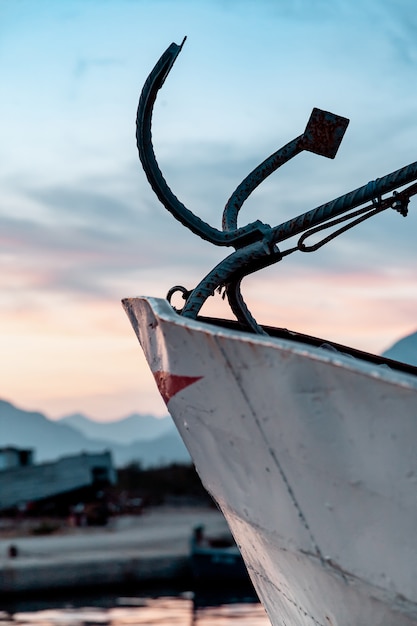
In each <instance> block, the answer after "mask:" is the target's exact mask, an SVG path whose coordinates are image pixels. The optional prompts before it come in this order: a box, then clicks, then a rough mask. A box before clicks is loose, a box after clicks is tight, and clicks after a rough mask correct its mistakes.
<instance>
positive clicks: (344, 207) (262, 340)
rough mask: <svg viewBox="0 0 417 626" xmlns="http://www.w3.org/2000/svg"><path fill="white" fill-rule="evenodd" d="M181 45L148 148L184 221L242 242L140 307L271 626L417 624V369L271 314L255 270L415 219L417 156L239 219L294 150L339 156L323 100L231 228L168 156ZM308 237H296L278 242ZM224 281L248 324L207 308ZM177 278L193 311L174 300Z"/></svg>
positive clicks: (141, 125) (183, 430)
mask: <svg viewBox="0 0 417 626" xmlns="http://www.w3.org/2000/svg"><path fill="white" fill-rule="evenodd" d="M180 50H181V46H176V44H172V45H171V46H170V47H169V48H168V50H167V51H166V52H165V53H164V55H163V56H162V57H161V59H160V60H159V62H158V64H157V65H156V66H155V68H154V70H153V72H152V73H151V74H150V76H149V78H148V80H147V82H146V83H145V86H144V89H143V91H142V95H141V99H140V102H139V108H138V124H137V129H138V131H137V138H138V147H139V154H140V158H141V161H142V165H143V167H144V170H145V172H146V174H147V177H148V180H149V182H150V184H151V185H152V187H153V189H154V190H155V192H156V193H157V195H158V197H159V199H160V200H161V202H162V203H163V204H164V205H165V206H166V208H167V209H168V210H169V211H170V212H171V213H172V214H173V215H174V216H175V217H176V218H177V219H179V220H180V221H181V222H182V223H183V224H185V225H186V226H188V227H189V228H190V229H191V230H193V232H196V233H197V234H199V235H200V236H201V237H204V238H205V239H208V240H209V241H212V242H213V243H215V244H217V245H226V246H233V247H234V248H235V252H233V253H232V254H231V255H229V257H227V259H225V261H223V262H222V263H220V264H219V265H218V266H217V267H216V268H214V270H213V271H212V272H210V273H209V274H208V275H207V276H206V277H205V278H204V279H203V280H202V281H201V283H200V284H199V285H198V286H197V287H196V288H195V289H194V290H191V291H189V290H186V289H185V288H183V287H175V288H173V290H171V292H170V293H169V294H168V299H167V300H161V299H154V298H149V297H146V298H129V299H126V300H124V301H123V305H124V308H125V310H126V312H127V314H128V316H129V319H130V321H131V323H132V326H133V328H134V330H135V333H136V335H137V337H138V339H139V342H140V344H141V346H142V349H143V351H144V354H145V357H146V359H147V361H148V364H149V367H150V369H151V371H152V373H153V375H154V377H155V381H156V383H157V386H158V388H159V392H160V394H161V396H162V397H163V399H164V401H165V402H166V405H167V407H168V409H169V411H170V413H171V415H172V417H173V419H174V421H175V423H176V426H177V428H178V430H179V432H180V434H181V436H182V438H183V440H184V442H185V443H186V445H187V448H188V450H189V451H190V454H191V456H192V458H193V460H194V463H195V465H196V467H197V470H198V472H199V474H200V476H201V478H202V481H203V483H204V485H205V486H206V488H207V489H208V491H209V492H210V493H211V495H212V496H213V498H214V499H215V500H216V502H217V503H218V505H219V507H220V509H221V510H222V511H223V513H224V515H225V517H226V519H227V521H228V523H229V526H230V529H231V531H232V533H233V535H234V537H235V540H236V543H237V545H238V546H239V549H240V551H241V553H242V556H243V558H244V560H245V563H246V566H247V568H248V571H249V574H250V577H251V579H252V581H253V583H254V586H255V589H256V591H257V593H258V595H259V598H260V600H261V601H262V603H263V604H264V606H265V608H266V610H267V613H268V615H269V618H270V620H271V623H272V624H273V625H274V626H278V625H281V624H286V625H295V626H317V625H320V626H336V625H338V626H342V625H343V626H365V625H366V626H368V625H369V626H373V625H378V626H394V625H395V626H406V625H407V626H410V625H412V624H413V625H416V624H417V532H416V529H417V498H416V493H417V454H416V452H415V442H416V440H417V409H416V407H417V369H416V368H413V367H411V366H407V365H405V364H401V363H397V362H394V361H389V360H384V359H382V358H381V357H377V356H375V355H369V354H366V353H363V352H359V351H355V350H351V349H349V348H347V347H345V346H339V345H335V344H330V343H329V342H327V341H325V340H321V339H316V338H313V337H308V336H305V335H300V334H297V333H295V332H288V331H284V330H282V329H272V328H266V327H264V326H261V325H260V324H258V323H257V322H256V320H254V318H253V317H252V316H251V314H250V312H249V310H248V308H247V306H246V305H245V303H244V301H243V298H242V296H241V293H240V282H241V280H242V278H243V277H244V276H245V275H246V274H248V273H251V272H254V271H256V270H258V269H260V268H261V267H265V266H267V265H270V264H271V263H274V262H277V261H280V260H282V259H283V257H284V256H286V255H287V254H290V253H292V252H294V251H296V250H300V251H303V252H305V251H307V249H312V248H314V249H315V248H316V247H317V244H316V245H315V246H306V244H305V240H306V238H307V237H308V236H309V235H310V234H312V233H313V232H314V233H316V232H317V229H318V228H322V227H323V225H324V226H326V225H329V224H331V225H333V226H334V225H335V224H336V223H337V224H339V223H340V222H341V220H342V219H343V220H350V221H349V222H347V224H346V225H344V226H343V227H341V228H340V231H344V230H346V229H347V228H349V227H351V226H354V225H356V224H358V223H359V222H360V221H362V220H363V219H367V218H368V217H372V216H374V215H377V214H378V213H379V212H381V211H383V210H386V209H390V208H391V209H394V210H396V211H398V212H399V213H401V214H402V215H406V213H407V206H408V202H409V199H410V197H411V195H413V194H415V193H416V192H417V186H416V184H412V185H411V186H410V187H408V188H406V189H402V190H401V191H396V189H397V188H399V187H403V186H404V185H407V184H408V183H410V182H412V181H413V180H415V179H416V178H417V163H413V164H411V165H409V166H407V167H405V168H402V169H401V170H398V171H397V172H394V173H392V174H389V175H387V176H385V177H383V178H381V179H378V180H377V181H373V182H372V183H368V184H367V185H365V186H363V187H361V188H359V189H356V190H355V191H353V192H351V193H349V194H346V195H345V196H342V197H340V198H337V199H336V200H333V201H331V202H329V203H327V204H326V205H322V206H320V207H317V208H316V209H313V210H311V211H308V212H307V213H305V214H303V215H302V216H298V217H297V218H294V219H293V220H290V221H289V222H286V223H284V224H281V225H279V226H277V227H274V228H271V227H269V226H268V225H265V224H262V223H260V222H254V223H253V224H250V225H248V226H247V227H243V228H237V224H236V220H237V214H238V212H239V209H240V207H241V205H242V203H243V202H244V200H245V199H246V198H247V197H248V195H249V194H250V193H251V192H252V191H253V189H254V188H255V187H256V186H257V185H259V184H260V182H262V180H264V179H265V178H266V176H268V175H269V174H270V173H271V172H272V171H274V170H275V169H277V167H279V166H280V165H281V164H282V163H284V162H285V161H286V160H288V159H289V158H291V157H292V156H294V155H295V154H298V152H300V151H301V150H305V149H306V150H310V151H313V152H316V153H318V154H322V155H324V156H328V157H331V158H333V157H334V156H335V153H336V151H337V148H338V145H339V143H340V141H341V139H342V137H343V133H344V131H345V130H346V127H347V120H346V119H345V118H339V117H338V116H334V115H333V114H330V113H327V112H323V111H319V110H317V109H315V110H314V111H313V113H312V116H311V118H310V120H309V122H308V124H307V127H306V130H305V131H304V133H303V134H302V135H301V136H300V137H298V138H297V139H296V140H294V141H293V142H290V144H287V146H284V148H282V149H281V150H279V151H277V152H276V153H274V155H271V157H269V158H268V159H266V161H264V162H263V164H261V166H259V167H258V168H256V169H255V170H254V171H253V172H252V173H251V174H250V175H249V176H248V177H247V178H246V179H245V180H244V181H243V182H242V184H241V185H240V186H239V187H238V188H237V189H236V191H235V192H234V193H233V194H232V196H231V198H230V200H229V201H228V203H227V204H226V208H225V212H224V219H223V231H217V230H216V229H213V228H212V227H210V226H209V225H207V224H205V223H203V222H202V221H201V220H199V218H196V216H194V215H193V214H192V213H191V212H190V211H189V210H188V209H186V208H185V207H184V206H183V205H181V203H180V202H179V201H178V199H177V198H176V197H175V196H174V195H173V194H172V192H171V191H170V189H169V188H168V186H167V185H166V182H165V181H164V179H163V177H162V174H161V173H160V171H159V168H158V166H157V163H156V160H155V157H154V154H153V149H152V144H151V133H150V123H151V113H152V107H153V102H154V100H155V98H156V93H157V91H158V89H159V88H160V87H161V86H162V84H163V82H164V80H165V78H166V76H167V74H168V72H169V71H170V69H171V67H172V65H173V63H174V61H175V59H176V57H177V55H178V53H179V51H180ZM392 192H393V193H392ZM389 193H392V195H391V196H389V197H385V198H383V197H382V196H383V195H386V194H389ZM368 202H370V203H371V204H370V205H368V206H365V207H364V208H363V209H360V210H355V211H353V212H351V213H349V214H348V215H347V216H344V217H343V218H341V217H340V216H341V215H342V214H344V213H346V211H348V210H351V209H357V207H358V206H360V205H362V204H366V203H368ZM301 233H303V234H301ZM299 234H301V237H300V240H299V242H298V244H297V246H296V247H295V248H290V249H289V250H286V251H284V252H283V251H282V250H280V249H279V248H278V243H280V242H283V241H285V240H286V239H288V238H289V237H292V236H294V235H299ZM333 236H334V235H332V237H333ZM329 239H330V237H326V238H325V239H324V240H323V241H322V242H321V243H320V245H322V244H323V243H325V242H327V241H328V240H329ZM217 287H224V288H225V291H226V295H227V297H228V300H229V303H230V305H231V308H232V310H233V312H234V313H235V315H236V317H237V322H230V321H222V320H211V319H205V318H202V317H200V316H199V312H200V309H201V306H202V304H203V303H204V301H205V299H206V298H207V297H208V296H209V295H211V294H212V293H213V292H214V290H215V289H216V288H217ZM177 290H178V291H180V292H181V293H182V295H183V297H184V300H185V304H184V307H183V309H182V310H181V311H178V310H176V309H175V308H174V307H173V306H171V303H170V299H171V296H172V293H173V292H174V291H177Z"/></svg>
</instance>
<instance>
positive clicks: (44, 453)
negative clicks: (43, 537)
mask: <svg viewBox="0 0 417 626" xmlns="http://www.w3.org/2000/svg"><path fill="white" fill-rule="evenodd" d="M383 356H386V357H387V358H390V359H394V360H397V361H403V362H405V363H410V364H411V365H415V366H417V332H415V333H412V334H411V335H408V336H407V337H404V338H403V339H400V340H399V341H397V342H396V343H394V344H393V345H392V346H391V347H390V348H388V349H387V350H385V352H384V353H383ZM6 446H15V447H18V448H32V449H34V451H35V461H36V462H38V463H42V462H46V461H53V460H55V459H57V458H59V457H61V456H65V455H71V454H78V453H80V452H82V451H85V452H98V451H103V450H110V451H111V453H112V457H113V462H114V464H115V466H116V467H123V466H126V465H127V464H129V463H132V462H135V463H139V464H140V465H141V466H142V467H144V468H148V467H155V466H162V465H169V464H170V463H175V462H176V463H189V462H190V461H191V460H190V456H189V454H188V451H187V449H186V448H185V446H184V444H183V442H182V439H181V437H180V436H179V434H178V432H177V429H176V428H175V425H174V423H173V421H172V419H171V417H170V416H166V417H163V418H156V417H154V416H152V415H141V414H139V413H132V414H131V415H129V416H127V417H125V418H123V419H120V420H115V421H112V422H97V421H94V420H92V419H90V418H89V417H87V416H86V415H83V414H81V413H75V414H72V415H67V416H65V417H63V418H61V419H60V420H57V421H53V420H50V419H48V418H47V417H46V416H45V415H43V414H42V413H38V412H32V411H26V410H24V409H20V408H18V407H16V406H14V405H13V404H11V403H10V402H6V401H5V400H0V448H1V447H6Z"/></svg>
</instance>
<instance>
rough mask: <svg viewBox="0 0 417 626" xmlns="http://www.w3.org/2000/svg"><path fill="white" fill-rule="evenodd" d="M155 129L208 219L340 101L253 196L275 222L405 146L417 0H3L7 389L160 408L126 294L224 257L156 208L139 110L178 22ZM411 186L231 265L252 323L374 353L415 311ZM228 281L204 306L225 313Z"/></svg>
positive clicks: (1, 184) (381, 167)
mask: <svg viewBox="0 0 417 626" xmlns="http://www.w3.org/2000/svg"><path fill="white" fill-rule="evenodd" d="M185 35H187V41H186V44H185V46H184V48H183V50H182V52H181V54H180V56H179V58H178V60H177V61H176V64H175V66H174V68H173V70H172V72H171V74H170V76H169V78H168V80H167V81H166V83H165V85H164V88H163V90H162V91H161V92H160V94H159V97H158V101H157V104H156V107H155V114H154V127H153V128H154V132H153V135H154V144H155V151H156V153H157V157H158V160H159V162H160V165H161V169H162V171H163V172H164V174H165V176H166V178H167V180H168V182H169V184H170V186H171V187H172V189H173V190H174V192H175V193H176V195H177V196H178V197H179V198H180V199H181V200H182V201H183V202H184V203H185V204H186V205H187V206H188V207H189V208H190V209H191V210H193V211H194V212H195V213H196V214H198V215H199V216H200V217H202V218H203V219H205V220H206V221H208V222H210V223H211V224H212V225H214V226H217V227H220V224H221V214H222V210H223V207H224V204H225V202H226V200H227V198H228V197H229V195H230V193H231V192H232V191H233V190H234V189H235V187H236V186H237V185H238V184H239V182H240V181H241V180H242V179H243V178H244V177H245V176H246V175H247V174H248V173H249V172H250V171H251V170H252V169H253V167H255V166H256V165H257V164H258V163H259V162H260V161H262V160H263V159H264V158H265V157H266V156H268V155H269V154H270V153H272V152H274V151H275V150H276V149H277V148H279V147H280V146H281V145H283V144H285V143H286V142H287V141H289V140H291V139H293V138H294V137H296V136H298V135H299V134H300V133H301V132H302V131H303V129H304V127H305V124H306V122H307V120H308V117H309V115H310V112H311V109H312V108H313V107H315V106H316V107H320V108H323V109H325V110H329V111H332V112H334V113H337V114H340V115H343V116H345V117H348V118H350V120H351V122H350V126H349V128H348V130H347V132H346V135H345V138H344V141H343V143H342V145H341V147H340V150H339V153H338V155H337V157H336V159H335V160H334V161H331V160H328V159H323V158H321V157H318V156H316V155H312V154H309V153H304V154H302V155H300V156H298V157H296V158H295V159H294V160H293V161H291V162H290V163H288V164H287V165H285V166H284V167H283V168H282V169H281V170H279V171H278V172H277V173H276V174H274V175H273V176H271V177H270V179H268V181H266V182H265V183H264V184H263V185H262V186H261V187H260V188H259V189H258V190H257V191H256V192H255V193H254V194H253V196H251V198H250V199H249V200H248V201H247V203H245V206H244V208H243V209H242V211H241V215H240V218H239V219H240V222H239V223H240V225H243V224H245V223H247V222H249V221H253V220H254V219H262V220H263V221H265V222H268V223H270V224H273V225H275V224H278V223H280V222H282V221H284V220H286V219H288V218H290V217H292V216H294V215H297V214H299V213H301V212H304V211H307V210H308V209H310V208H313V207H315V206H317V205H318V204H321V203H322V202H325V201H327V200H330V199H332V198H335V197H337V196H339V195H341V194H343V193H345V192H347V191H350V190H352V189H355V188H356V187H359V186H361V185H363V184H365V183H367V182H368V181H369V180H373V179H375V178H377V177H380V176H383V175H385V174H387V173H388V172H391V171H393V170H396V169H398V168H399V167H402V166H403V165H406V164H408V163H411V162H413V161H415V160H417V149H416V147H415V146H416V145H417V142H416V139H417V113H416V112H417V81H416V67H417V13H416V11H415V4H414V3H413V2H412V1H411V0H408V1H406V0H401V1H398V0H396V1H393V0H375V1H374V0H361V1H359V0H350V1H344V0H328V1H325V0H317V1H314V0H298V1H297V0H292V1H289V0H288V1H284V0H273V1H272V0H271V1H268V0H257V1H256V2H255V1H244V0H243V1H233V0H229V1H227V0H224V1H220V0H218V1H216V0H210V1H209V0H207V1H206V0H200V1H199V2H195V1H191V0H189V1H185V0H183V1H168V0H152V1H149V0H136V1H135V0H129V1H128V0H117V1H115V0H102V1H100V2H99V1H94V0H82V1H81V0H79V1H76V0H62V2H53V1H47V0H36V1H35V0H31V1H29V0H15V1H13V2H12V1H10V0H0V68H1V76H2V80H1V84H0V102H1V134H0V136H1V142H0V163H1V168H0V233H1V242H2V245H1V248H0V263H1V272H0V276H1V278H0V287H1V289H0V312H1V316H2V327H1V331H0V342H1V345H2V353H3V354H6V355H7V358H5V359H3V368H4V371H3V372H2V389H1V390H0V396H1V397H3V398H5V399H8V400H10V401H13V402H16V403H18V404H20V405H21V406H24V407H26V408H34V409H39V410H42V411H45V412H46V413H47V414H48V415H50V416H51V417H58V416H59V415H62V414H64V413H68V412H71V411H76V410H81V411H85V412H87V413H89V414H91V415H92V416H94V417H95V418H97V419H110V418H112V417H120V416H121V415H123V414H126V413H128V412H130V411H135V410H136V411H141V412H153V413H155V414H164V413H165V407H164V406H163V405H162V402H161V400H160V399H159V397H158V395H157V393H156V391H155V387H154V383H153V380H152V379H151V376H150V374H149V372H148V371H147V368H146V365H145V363H144V360H143V357H142V355H141V353H140V349H139V347H138V345H137V343H136V340H135V338H134V336H133V332H132V330H131V329H130V326H129V323H128V321H127V318H125V315H124V313H123V311H122V308H121V305H120V300H121V298H123V297H126V296H133V295H139V294H148V295H155V296H161V297H164V296H165V294H166V292H167V290H168V289H169V288H170V287H171V286H172V285H174V284H178V283H180V284H184V285H185V286H186V287H193V286H194V285H195V284H196V283H197V282H198V281H199V280H200V279H201V278H202V276H204V274H206V273H207V271H209V270H210V269H211V268H212V267H213V266H214V265H215V264H216V263H217V261H218V260H220V259H221V258H222V257H223V256H225V254H226V251H225V250H224V249H223V250H219V249H216V248H214V247H212V246H211V245H210V244H209V243H206V242H203V241H201V240H199V239H198V238H196V237H195V236H194V235H192V234H191V233H190V232H188V231H187V230H186V229H184V228H183V227H182V226H181V225H180V224H178V223H176V222H175V220H174V219H173V218H172V217H171V216H170V215H169V214H168V213H166V212H165V210H164V209H163V207H161V206H160V205H159V203H158V201H157V200H156V198H155V197H154V195H153V193H152V191H151V190H150V188H149V186H148V184H147V181H146V179H145V176H144V174H143V172H142V170H141V167H140V164H139V161H138V157H137V151H136V145H135V128H134V124H135V115H136V107H137V101H138V97H139V93H140V90H141V88H142V85H143V82H144V81H145V79H146V77H147V75H148V73H149V72H150V70H151V69H152V67H153V65H154V64H155V62H156V61H157V59H158V58H159V56H160V55H161V54H162V52H163V51H164V50H165V49H166V48H167V47H168V45H169V44H170V43H171V42H172V41H176V42H177V43H180V42H181V41H182V39H183V37H184V36H185ZM416 202H417V201H414V202H413V200H412V201H411V205H410V215H409V217H407V219H406V220H404V218H402V217H400V216H399V215H397V214H396V213H394V212H393V211H389V212H386V213H385V214H383V215H381V216H379V217H377V218H374V219H373V220H371V221H369V222H368V223H367V224H365V225H362V226H361V227H359V228H357V229H356V230H355V231H351V232H350V233H349V234H347V235H344V236H342V237H340V238H339V239H337V240H336V241H334V242H333V243H331V244H329V245H328V246H326V247H325V248H323V249H322V250H321V251H320V252H317V253H315V254H313V255H302V254H298V255H297V254H294V255H292V256H291V257H289V258H288V259H286V260H285V261H283V262H282V263H280V264H278V265H276V266H274V267H272V268H269V269H268V270H265V271H263V272H262V273H260V274H259V275H257V276H256V277H252V278H250V279H248V280H247V282H246V283H245V285H244V286H245V289H244V291H245V296H246V299H247V301H248V303H249V306H250V308H251V310H252V312H253V313H254V314H255V317H256V318H257V319H258V321H260V322H265V323H272V324H276V325H280V326H286V327H288V328H292V329H294V330H301V331H304V332H309V333H311V334H316V335H320V336H324V337H328V338H329V339H333V340H335V341H340V342H342V343H349V344H352V345H355V346H357V347H360V348H363V349H367V350H372V351H375V352H381V351H382V350H384V349H385V348H387V347H388V346H389V345H390V344H391V343H392V342H393V341H395V340H396V339H398V338H399V337H401V336H403V335H404V334H407V333H409V332H412V331H414V330H415V329H416V327H417V322H416V314H415V313H416V300H417V291H416V284H417V281H416V278H417V276H416V274H417V269H416V257H417V252H416V246H415V239H416V233H417V210H416V209H417V205H416ZM223 307H224V305H223V303H222V302H221V300H220V299H217V300H213V302H212V303H210V304H209V306H208V307H207V311H206V312H216V313H217V312H219V313H220V314H227V311H225V310H224V308H223Z"/></svg>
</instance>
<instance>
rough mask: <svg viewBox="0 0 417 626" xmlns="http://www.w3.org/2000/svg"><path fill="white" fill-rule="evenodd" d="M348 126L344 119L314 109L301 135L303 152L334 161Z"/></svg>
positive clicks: (346, 120) (347, 121)
mask: <svg viewBox="0 0 417 626" xmlns="http://www.w3.org/2000/svg"><path fill="white" fill-rule="evenodd" d="M348 125H349V120H348V119H347V118H346V117H342V116H341V115H335V113H330V112H329V111H322V110H321V109H317V108H314V109H313V110H312V112H311V115H310V119H309V120H308V122H307V126H306V129H305V131H304V134H303V139H302V142H303V146H304V150H308V151H309V152H314V153H315V154H319V155H321V156H325V157H327V158H329V159H334V158H335V156H336V154H337V151H338V149H339V146H340V144H341V142H342V139H343V136H344V134H345V131H346V129H347V127H348Z"/></svg>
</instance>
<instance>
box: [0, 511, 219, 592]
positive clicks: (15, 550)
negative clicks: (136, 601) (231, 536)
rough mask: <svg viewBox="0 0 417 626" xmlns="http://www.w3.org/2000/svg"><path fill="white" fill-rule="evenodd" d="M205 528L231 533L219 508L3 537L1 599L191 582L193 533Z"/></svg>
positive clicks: (147, 514)
mask: <svg viewBox="0 0 417 626" xmlns="http://www.w3.org/2000/svg"><path fill="white" fill-rule="evenodd" d="M201 524H203V525H204V526H205V528H207V530H209V531H210V533H213V534H217V533H218V534H224V533H225V532H227V530H228V527H227V523H226V521H225V519H224V517H223V515H222V514H221V513H220V512H219V511H218V510H217V509H215V508H198V507H189V508H182V507H180V508H176V507H172V508H169V507H157V508H155V509H150V510H145V512H144V513H143V514H142V515H138V516H121V517H116V518H111V519H110V520H109V523H108V525H107V526H104V527H86V528H66V529H64V530H60V531H58V532H57V533H53V534H49V535H42V536H34V535H26V536H11V535H10V533H9V534H8V535H7V536H6V535H5V533H0V597H1V596H3V597H4V596H7V597H10V595H11V594H28V593H43V592H45V593H50V592H53V591H56V590H65V589H86V588H93V587H104V586H114V587H115V586H122V585H129V584H130V585H134V584H136V585H140V584H150V583H157V584H161V583H162V584H164V583H169V582H172V581H175V580H179V579H186V578H187V577H189V576H190V567H189V565H190V564H189V557H190V538H191V534H192V531H193V528H194V527H195V526H197V525H201ZM13 555H14V556H13Z"/></svg>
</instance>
